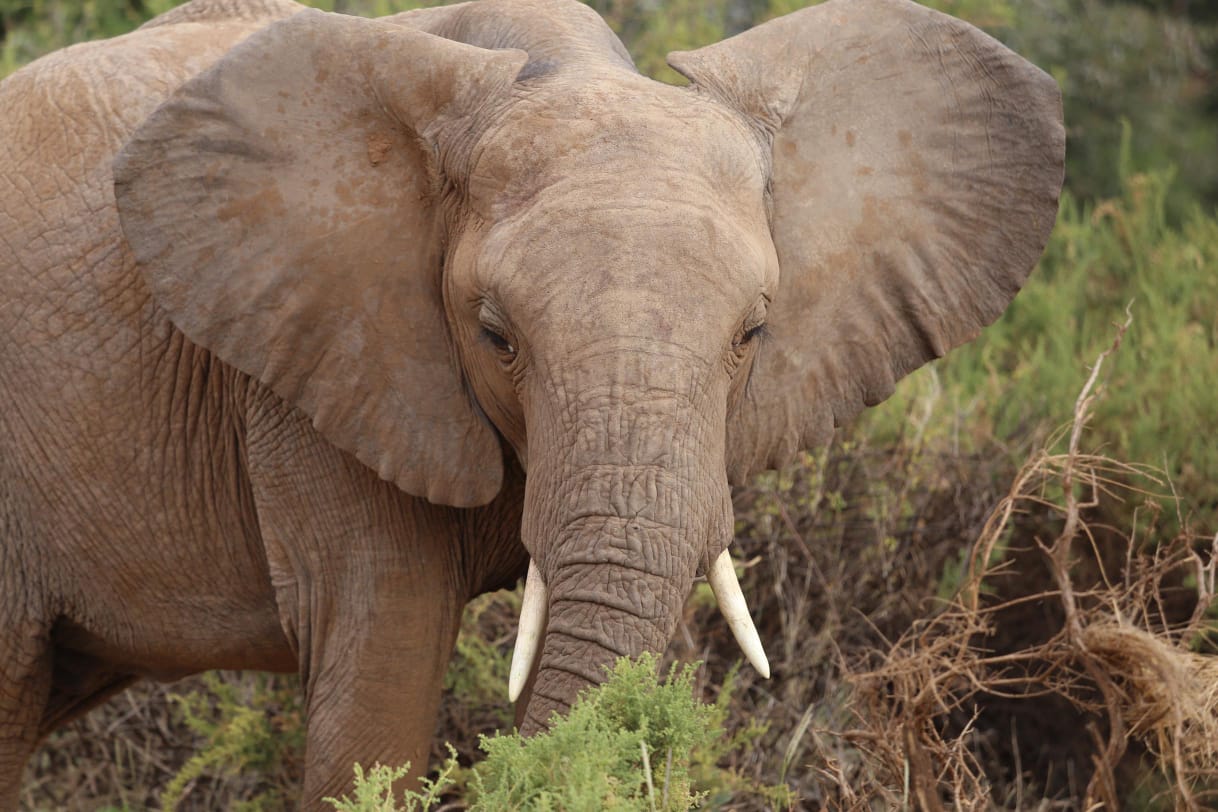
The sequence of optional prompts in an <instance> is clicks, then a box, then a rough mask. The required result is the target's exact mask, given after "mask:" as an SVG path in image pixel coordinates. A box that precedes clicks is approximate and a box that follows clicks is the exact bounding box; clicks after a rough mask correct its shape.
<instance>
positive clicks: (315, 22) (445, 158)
mask: <svg viewBox="0 0 1218 812" xmlns="http://www.w3.org/2000/svg"><path fill="white" fill-rule="evenodd" d="M670 63H671V64H672V66H673V67H674V68H676V69H677V70H678V71H680V72H681V73H682V74H684V75H685V76H686V77H688V79H689V80H690V82H691V85H690V86H689V87H673V86H669V85H664V84H660V83H657V82H654V81H651V80H648V79H646V78H644V77H642V76H640V75H639V74H638V73H637V72H636V71H635V70H634V69H633V66H632V65H631V63H630V60H629V57H628V56H626V54H625V51H624V50H623V49H622V47H621V45H620V43H618V42H617V40H616V39H615V38H614V37H613V35H612V34H611V33H610V32H609V30H608V29H607V28H606V27H605V26H604V24H603V23H602V22H601V21H600V19H599V18H598V17H596V16H595V15H594V14H593V13H592V12H591V11H590V10H589V9H587V8H586V7H584V6H582V5H580V4H578V3H574V2H563V1H562V0H485V1H484V2H482V3H467V4H462V5H459V6H453V7H448V8H443V9H436V10H431V11H425V12H418V13H410V14H406V15H399V16H398V17H395V18H388V19H386V20H384V21H374V20H362V19H356V18H348V17H343V16H340V15H332V14H323V13H321V12H314V11H301V12H300V13H299V14H296V15H294V16H292V17H290V18H289V19H287V20H284V21H282V22H279V23H276V24H274V25H272V26H270V27H268V28H266V29H264V30H262V31H261V32H259V33H258V34H256V35H254V36H253V37H251V38H250V39H248V40H247V41H245V42H244V43H243V44H242V45H240V46H238V47H237V48H236V49H234V50H233V51H232V52H231V53H230V54H229V55H228V56H227V57H225V58H224V59H223V60H221V61H220V62H219V63H218V64H217V65H216V66H215V67H214V68H212V69H211V70H209V71H208V72H206V73H205V74H203V75H201V76H199V77H197V78H196V79H194V80H192V81H191V82H189V83H188V84H187V85H185V86H184V87H183V88H182V90H180V91H179V92H178V93H177V94H176V95H175V96H174V97H173V98H172V99H171V100H170V101H169V102H168V103H167V104H165V105H164V106H163V107H161V108H160V109H159V110H158V111H157V112H156V113H155V114H154V115H153V116H152V117H151V118H150V119H149V120H148V121H147V122H146V123H145V124H144V125H143V126H142V127H141V128H140V130H139V131H138V132H137V134H136V135H135V137H134V138H133V139H132V140H131V142H130V143H129V144H128V145H127V146H126V148H125V149H124V151H123V153H122V154H121V156H120V158H119V160H118V163H117V165H116V195H117V201H118V205H119V209H120V214H121V217H122V223H123V228H124V231H125V233H126V235H127V238H128V241H129V242H130V244H131V247H132V250H133V252H134V255H135V257H136V260H137V262H138V263H139V266H140V268H141V270H142V273H143V275H144V278H145V279H146V280H147V283H148V285H149V287H150V289H151V292H152V295H153V296H154V297H155V299H156V301H157V302H158V303H159V305H160V306H161V307H163V308H164V310H165V311H166V312H168V314H169V316H170V318H171V319H172V320H173V322H174V323H175V324H176V325H177V326H178V327H179V328H180V329H181V330H182V331H183V332H184V333H185V334H186V335H187V336H188V337H189V338H190V339H192V340H193V341H195V342H197V343H198V344H201V345H203V346H205V347H207V348H209V349H211V350H212V351H213V352H214V353H215V354H216V355H217V356H218V357H219V358H221V359H222V360H224V361H226V362H227V363H229V364H232V365H234V366H236V367H238V368H239V369H241V370H242V371H244V372H246V373H247V374H249V375H250V376H252V377H253V378H255V379H257V380H258V381H260V382H261V383H262V384H264V385H266V386H269V387H270V388H272V389H273V390H274V391H275V392H276V393H277V394H278V395H280V396H281V397H282V398H284V399H285V400H287V401H288V402H290V403H293V404H295V405H296V406H297V407H298V408H300V409H301V410H303V411H304V412H305V413H307V414H309V415H310V416H311V417H312V419H313V422H314V425H315V426H316V428H317V429H318V431H320V432H321V433H322V434H324V435H325V436H326V437H327V438H329V440H330V441H331V442H333V443H334V444H335V445H337V446H339V447H341V448H343V449H345V450H347V451H349V452H350V453H352V454H354V455H355V456H356V457H358V458H359V459H360V460H361V461H363V462H364V463H365V464H367V465H368V466H370V467H372V468H373V469H375V470H376V471H377V472H378V473H379V474H380V476H381V477H383V478H385V479H387V480H391V481H393V482H395V483H397V485H398V486H400V487H401V488H402V489H403V490H404V491H406V492H408V493H410V494H413V495H415V496H419V497H423V498H426V499H429V500H431V501H433V502H436V503H441V504H447V505H453V506H457V507H467V506H476V505H480V504H483V503H486V502H487V501H489V500H490V499H492V498H493V497H494V496H495V495H496V493H497V492H498V491H499V490H500V487H501V483H502V479H503V476H504V466H503V454H504V453H508V454H515V455H516V456H517V457H518V458H519V460H520V462H521V465H522V467H523V468H524V469H525V470H526V471H527V480H526V485H525V505H524V519H523V527H522V539H523V542H524V544H525V546H526V547H527V548H528V552H529V553H530V555H531V557H532V564H531V566H530V568H529V577H528V582H527V588H526V596H525V601H524V603H525V608H524V617H523V619H522V624H521V630H520V635H519V642H518V646H517V657H516V662H515V665H514V673H513V684H512V690H513V692H514V693H515V692H519V690H520V687H521V684H522V683H523V678H524V676H525V675H526V674H527V673H528V670H529V668H530V666H531V665H532V663H533V659H534V656H535V654H536V650H537V648H540V649H541V654H540V663H539V665H538V667H537V675H536V681H535V683H534V687H533V691H532V696H531V699H530V700H529V706H528V713H527V717H526V723H525V727H526V729H529V730H535V729H538V728H539V727H544V725H545V723H546V720H547V719H548V717H549V715H550V713H551V712H552V711H554V710H562V709H563V708H565V707H567V706H568V705H569V704H570V703H571V702H572V701H573V699H574V698H575V695H576V694H577V692H578V690H579V689H580V688H582V687H583V686H585V685H587V684H589V683H592V682H595V681H597V680H599V679H600V678H601V676H602V667H603V666H604V665H605V664H606V663H607V662H609V661H611V660H612V659H614V658H616V657H617V656H619V655H636V654H638V653H640V652H642V651H645V650H659V649H662V648H663V647H664V646H665V645H666V643H667V641H668V639H669V637H670V635H671V634H672V632H673V630H674V627H675V624H676V622H677V619H678V617H679V613H680V610H681V606H682V603H683V601H684V599H685V597H686V595H687V593H688V591H689V589H690V587H691V584H692V582H693V579H694V578H695V576H696V575H697V574H698V573H699V572H705V573H708V575H709V577H710V580H711V581H712V584H713V586H714V588H715V591H716V594H717V595H718V596H719V599H720V602H721V605H722V607H723V608H724V611H725V613H726V614H727V616H728V620H729V623H731V625H732V628H733V630H734V631H735V632H736V634H737V638H738V639H739V640H740V641H741V642H742V644H743V646H744V649H745V652H746V654H747V655H748V657H749V659H750V660H751V661H752V662H753V663H754V664H755V665H757V666H758V668H759V669H761V670H762V671H763V672H764V671H767V670H768V666H766V664H765V655H764V653H762V651H761V646H760V644H759V643H758V642H757V635H756V633H755V631H753V629H752V624H751V621H750V620H749V618H748V612H747V609H746V608H745V606H744V603H743V598H742V597H741V596H740V590H739V587H738V585H737V584H736V582H735V576H734V574H733V573H732V568H731V565H730V561H729V560H728V558H727V556H726V552H725V551H726V548H727V545H728V543H729V541H730V540H731V537H732V526H733V522H732V507H731V500H730V486H731V485H732V484H738V483H743V482H745V481H746V480H747V479H748V478H749V477H750V475H751V474H752V473H754V472H756V471H759V470H763V469H766V468H770V467H774V466H779V465H782V464H783V463H784V462H786V461H788V460H789V459H791V457H792V456H793V455H794V453H795V452H797V451H798V450H800V449H803V448H807V447H811V446H815V445H817V444H820V443H823V442H825V441H826V440H827V439H828V438H829V437H830V435H831V434H832V432H833V430H834V429H835V427H837V426H839V425H841V424H843V423H844V422H845V421H847V420H849V419H850V418H851V417H852V416H853V415H854V414H855V413H857V412H858V411H859V410H860V409H862V408H863V407H864V406H868V405H873V404H875V403H878V402H880V401H881V400H883V399H884V398H885V397H887V396H888V395H889V394H890V393H891V391H892V389H893V386H894V384H895V382H896V381H897V380H898V379H899V378H901V377H902V376H904V375H906V374H907V373H909V372H910V371H912V370H913V369H915V368H917V367H918V366H920V365H922V364H924V363H926V362H927V361H929V360H931V359H933V358H936V357H939V356H941V355H943V354H944V353H945V352H947V351H948V350H949V349H950V348H952V347H954V346H956V345H959V344H961V343H963V342H965V341H968V340H970V339H971V338H973V337H974V336H976V335H977V333H978V332H979V330H980V329H981V328H982V327H983V326H984V325H986V324H988V323H989V322H991V321H993V320H994V319H995V318H996V317H997V316H998V315H999V314H1000V313H1001V312H1002V311H1003V309H1004V308H1005V307H1006V305H1007V304H1008V303H1009V302H1010V300H1011V298H1012V297H1013V296H1014V295H1015V293H1016V292H1017V291H1018V290H1019V288H1020V286H1021V284H1022V283H1023V281H1024V279H1025V278H1026V276H1027V274H1028V273H1029V271H1030V270H1031V268H1032V267H1033V265H1034V264H1035V262H1036V260H1037V259H1038V257H1039V255H1040V253H1041V251H1042V250H1043V248H1044V245H1045V242H1046V240H1047V239H1048V234H1049V231H1050V229H1051V228H1052V226H1053V222H1054V218H1055V213H1056V209H1057V197H1058V192H1059V190H1060V186H1061V182H1062V163H1063V151H1064V134H1063V129H1062V125H1061V112H1060V95H1059V92H1058V89H1057V87H1056V85H1055V84H1054V82H1053V81H1052V80H1051V79H1050V78H1049V77H1048V76H1046V75H1045V74H1043V73H1041V72H1040V71H1039V70H1037V69H1036V68H1034V67H1033V66H1031V65H1029V64H1028V63H1026V62H1025V61H1023V60H1022V59H1020V58H1019V57H1017V56H1016V55H1014V54H1013V53H1011V52H1010V51H1008V50H1006V49H1005V48H1004V47H1003V46H1001V45H1000V44H999V43H997V42H996V41H994V40H993V39H990V38H989V37H988V36H986V35H985V34H983V33H981V32H979V31H977V30H976V29H974V28H972V27H970V26H968V25H966V24H964V23H961V22H959V21H957V20H955V19H952V18H950V17H947V16H944V15H942V14H939V13H937V12H934V11H931V10H928V9H925V8H922V7H920V6H918V5H916V4H914V3H912V2H909V1H908V0H830V1H829V2H826V3H824V4H823V5H819V6H816V7H813V8H809V9H806V10H804V11H800V12H796V13H794V14H790V15H788V16H786V17H782V18H780V19H777V20H774V21H772V22H769V23H766V24H764V25H761V26H759V27H757V28H755V29H753V30H751V31H748V32H746V33H744V34H741V35H739V36H737V37H734V38H732V39H728V40H726V41H724V42H721V43H719V44H716V45H712V46H709V47H707V48H703V49H701V50H697V51H691V52H686V53H676V54H673V55H671V56H670Z"/></svg>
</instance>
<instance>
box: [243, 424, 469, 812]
mask: <svg viewBox="0 0 1218 812" xmlns="http://www.w3.org/2000/svg"><path fill="white" fill-rule="evenodd" d="M266 408H268V409H273V410H274V411H276V412H278V414H277V416H276V417H275V418H274V419H267V418H266V416H265V415H263V414H261V413H258V412H257V410H254V413H252V414H251V417H250V419H249V424H250V429H249V438H248V439H249V445H248V448H249V450H248V455H249V465H250V477H251V481H252V483H253V490H254V499H255V505H256V508H257V513H258V523H259V527H260V529H261V533H262V537H263V540H264V543H265V544H266V549H267V559H268V562H269V564H270V570H271V579H272V582H273V583H274V584H275V588H276V596H277V600H278V602H279V608H280V619H281V622H282V624H283V626H284V629H285V631H286V633H287V636H288V639H289V640H291V641H292V642H293V644H294V645H295V648H296V652H297V656H298V658H299V662H300V670H301V675H302V679H303V682H304V686H305V692H306V696H305V699H306V704H307V709H308V738H307V753H306V769H305V788H304V798H303V802H304V806H305V808H320V807H321V799H322V798H324V797H326V796H337V795H341V794H344V793H346V792H347V791H348V789H349V785H350V782H351V777H352V766H353V764H354V762H356V761H359V762H360V763H362V764H363V765H364V766H365V767H369V768H370V767H371V766H372V765H373V763H375V762H380V763H381V764H385V765H400V764H403V763H405V762H407V761H409V762H410V763H411V766H412V775H413V776H416V777H417V776H418V775H419V774H422V773H425V771H426V770H427V767H428V752H429V748H430V741H431V737H432V735H433V733H434V729H435V720H436V713H437V709H438V707H439V700H440V693H441V690H442V687H443V678H444V673H445V670H446V666H447V663H448V660H449V657H450V655H451V652H452V647H453V644H454V642H455V639H456V634H457V629H458V627H459V625H460V615H461V611H462V609H463V607H464V604H465V602H466V599H467V594H468V587H467V586H466V580H465V579H464V578H462V577H460V576H459V575H458V570H459V567H460V563H459V562H460V558H461V556H460V555H458V554H456V552H455V550H456V544H455V536H456V534H457V529H456V527H455V524H454V521H455V520H454V518H453V513H454V512H453V511H450V510H447V509H442V508H436V507H433V506H431V505H428V504H427V503H425V502H422V501H421V500H415V499H412V498H410V497H408V496H406V495H405V494H403V493H402V492H401V491H399V490H398V489H397V488H396V487H394V486H393V485H390V484H388V483H385V482H383V481H381V480H380V479H378V478H377V477H376V475H375V474H374V473H373V472H372V471H371V470H369V469H367V468H365V467H364V466H363V465H361V464H360V463H359V462H357V461H356V460H355V459H354V458H353V457H350V456H348V455H347V454H344V453H342V452H340V451H338V450H337V449H335V448H334V447H333V446H330V445H329V444H328V443H326V442H325V441H324V440H322V439H321V438H320V437H319V436H318V435H317V434H316V433H315V432H314V430H313V428H312V426H311V425H310V424H309V422H308V421H307V419H305V418H303V417H301V416H300V415H299V414H298V413H296V412H288V411H286V410H284V409H283V408H282V406H278V407H275V406H274V404H267V406H266Z"/></svg>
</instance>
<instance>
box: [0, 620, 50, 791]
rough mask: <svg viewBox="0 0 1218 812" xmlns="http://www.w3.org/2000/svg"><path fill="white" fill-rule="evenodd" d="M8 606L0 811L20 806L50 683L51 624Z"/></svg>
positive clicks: (1, 663) (0, 672) (0, 676)
mask: <svg viewBox="0 0 1218 812" xmlns="http://www.w3.org/2000/svg"><path fill="white" fill-rule="evenodd" d="M0 597H2V596H0ZM6 609H8V607H4V606H0V810H10V809H16V808H17V794H18V792H19V791H20V789H21V774H22V771H23V769H24V767H25V763H26V761H28V760H29V757H30V755H31V754H32V753H33V752H34V748H35V747H36V746H37V744H38V739H39V727H40V724H39V723H40V722H41V721H42V714H43V710H44V708H45V707H46V703H47V696H48V694H49V692H50V688H51V645H50V639H49V634H48V632H49V629H48V628H47V627H46V625H44V624H42V623H38V622H36V621H32V620H29V619H25V618H20V617H14V616H13V613H12V612H8V613H6V612H5V610H6Z"/></svg>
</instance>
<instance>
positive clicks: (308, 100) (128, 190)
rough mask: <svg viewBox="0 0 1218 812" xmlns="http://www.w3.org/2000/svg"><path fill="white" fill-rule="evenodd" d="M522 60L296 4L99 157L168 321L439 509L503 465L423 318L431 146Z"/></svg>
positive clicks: (427, 304)
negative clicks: (109, 167) (106, 158)
mask: <svg viewBox="0 0 1218 812" xmlns="http://www.w3.org/2000/svg"><path fill="white" fill-rule="evenodd" d="M525 59H526V56H525V54H524V53H523V52H521V51H488V50H483V49H481V48H474V47H471V46H467V45H461V44H458V43H454V42H450V41H448V40H444V39H441V38H438V37H433V36H431V35H428V34H424V33H420V32H417V31H412V30H409V29H405V28H402V27H400V26H395V25H388V24H385V23H379V22H376V21H374V20H365V19H360V18H355V17H346V16H343V15H337V14H325V13H322V12H316V11H304V12H301V13H300V14H297V15H295V16H293V17H291V18H289V19H287V20H283V21H281V22H278V23H275V24H273V25H271V26H269V27H267V28H265V29H263V30H262V31H260V32H258V33H257V34H255V35H253V36H251V37H250V38H249V39H247V40H246V41H245V42H243V43H242V44H241V45H239V46H238V47H236V48H235V49H234V50H233V51H232V52H230V53H229V54H228V55H227V56H226V57H225V58H223V59H222V60H220V61H219V62H218V63H217V64H216V65H215V66H214V67H212V68H211V69H210V70H208V71H207V72H205V73H203V74H201V75H200V76H198V77H196V78H195V79H193V80H191V81H190V82H188V83H187V84H185V85H184V86H183V87H182V88H181V89H180V90H179V91H178V92H177V93H176V94H175V95H174V96H173V97H172V98H171V99H170V100H169V101H168V102H167V103H166V104H164V105H163V106H162V107H161V108H159V109H158V110H157V111H156V112H155V113H154V114H153V115H152V116H151V117H150V118H149V119H148V120H147V121H146V122H145V123H144V124H143V125H142V126H141V127H140V128H139V130H138V131H137V132H136V133H135V135H134V137H133V138H132V139H131V141H130V142H129V143H128V144H127V145H126V147H125V148H124V149H123V151H122V153H121V154H120V155H119V157H118V160H117V162H116V164H115V173H114V174H115V195H116V198H117V202H118V208H119V214H120V216H121V220H122V227H123V231H124V232H125V235H126V237H127V239H128V241H129V242H130V244H131V247H132V250H133V251H134V254H135V258H136V260H137V262H138V264H139V266H140V268H141V270H142V272H143V274H144V277H145V279H146V280H147V282H148V284H149V286H150V288H151V290H152V293H153V296H154V297H155V299H156V301H157V303H158V304H160V305H161V306H162V307H164V308H165V310H166V311H167V312H168V313H169V316H170V318H171V319H172V321H173V322H174V324H175V325H177V327H178V328H179V329H181V330H182V332H183V333H185V334H186V335H187V337H189V338H190V339H191V340H192V341H194V342H196V343H198V344H200V345H202V346H204V347H206V348H208V349H210V350H211V351H212V352H214V353H215V354H216V355H217V356H218V357H219V358H220V359H222V360H223V361H225V362H227V363H229V364H232V365H233V366H235V367H237V368H238V369H240V370H242V371H244V372H246V373H248V374H249V375H252V376H253V377H255V378H257V379H258V380H260V381H262V382H263V383H265V384H267V385H268V386H270V387H271V388H272V389H273V390H274V391H275V392H276V393H277V394H278V395H280V396H281V397H283V398H284V399H285V400H286V401H288V402H289V403H292V404H294V405H296V406H298V407H299V408H300V409H302V410H303V411H304V412H305V413H307V414H309V415H310V416H311V417H312V419H313V423H314V425H315V426H316V427H317V429H318V431H320V432H321V433H322V434H323V435H325V436H326V437H327V438H328V439H329V440H330V441H331V442H333V443H334V444H335V445H337V446H339V447H340V448H343V449H345V450H347V451H349V452H351V453H353V454H355V456H356V457H358V458H359V459H360V460H361V461H362V462H364V463H365V464H367V465H368V466H370V467H372V468H373V469H374V470H376V471H377V472H378V473H379V474H380V476H381V477H382V478H384V479H387V480H390V481H392V482H395V483H397V485H398V486H399V487H401V488H402V489H403V490H405V491H407V492H408V493H411V494H414V495H416V496H423V497H426V498H427V499H429V500H431V501H432V502H436V503H441V504H448V505H457V506H468V505H477V504H483V503H485V502H487V501H489V500H490V499H492V498H493V497H494V495H495V494H496V493H497V492H498V490H499V486H500V483H501V480H502V476H503V472H502V468H501V462H500V461H501V451H500V448H499V444H498V439H497V437H496V435H495V433H494V430H493V429H492V428H491V427H490V425H489V424H488V423H487V422H486V421H485V419H484V418H483V417H482V416H481V415H480V414H479V412H478V411H477V409H476V407H475V406H474V404H473V403H472V401H471V400H470V396H469V394H468V393H467V392H466V390H465V387H464V383H463V380H462V376H461V372H460V367H459V365H458V361H457V354H456V350H455V347H454V346H453V344H452V338H451V337H450V334H449V330H448V326H447V322H446V319H445V316H444V306H443V301H442V292H441V291H442V285H441V278H440V274H441V262H442V251H443V244H442V243H443V222H442V219H443V218H442V216H441V211H440V202H439V200H438V197H439V194H440V191H441V179H440V178H439V175H438V168H437V165H436V164H437V159H436V153H437V151H438V150H439V149H441V148H442V147H443V143H441V142H442V141H443V140H444V137H445V136H444V133H445V132H448V131H450V130H456V131H458V132H462V131H464V130H466V129H467V128H468V126H469V125H470V121H469V119H471V118H472V117H473V116H474V115H475V114H476V113H477V111H478V110H479V108H481V107H483V106H484V105H485V104H486V103H487V102H488V101H490V100H492V99H494V98H495V97H497V96H500V95H501V94H503V93H504V92H506V89H507V87H508V86H509V85H510V84H511V82H512V80H513V79H514V78H515V76H516V74H517V72H518V71H519V69H520V67H521V66H522V65H523V64H524V62H525ZM462 134H464V133H463V132H462Z"/></svg>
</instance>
